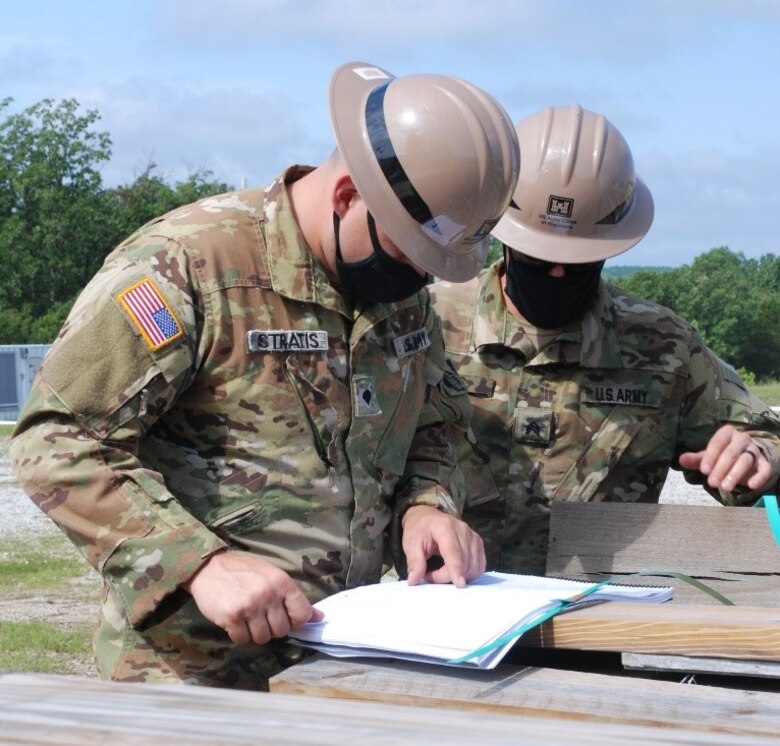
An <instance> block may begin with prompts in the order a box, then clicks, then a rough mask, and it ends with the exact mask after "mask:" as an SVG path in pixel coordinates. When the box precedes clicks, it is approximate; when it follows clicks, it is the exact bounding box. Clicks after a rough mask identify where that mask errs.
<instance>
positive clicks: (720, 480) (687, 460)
mask: <svg viewBox="0 0 780 746" xmlns="http://www.w3.org/2000/svg"><path fill="white" fill-rule="evenodd" d="M680 466H682V467H683V469H698V470H699V471H700V472H701V473H702V474H704V475H705V476H706V477H707V484H708V485H709V486H710V487H712V488H713V489H719V488H720V489H723V490H725V491H726V492H731V491H732V490H733V489H734V488H735V487H736V486H737V485H740V484H741V485H744V486H746V487H748V489H751V490H758V489H760V488H761V487H762V486H763V485H764V484H766V482H767V481H768V480H769V478H770V477H771V476H772V467H771V465H770V464H769V462H768V461H767V460H766V458H764V454H763V453H761V450H760V449H759V448H758V446H757V445H756V444H755V443H754V442H753V439H752V438H751V437H750V435H748V433H743V432H741V431H739V430H737V429H736V428H735V427H734V426H733V425H724V426H723V427H721V428H720V429H719V430H718V431H717V432H716V433H715V435H713V436H712V438H710V442H709V443H707V447H706V448H705V449H704V450H703V451H697V452H688V453H683V454H682V455H681V456H680Z"/></svg>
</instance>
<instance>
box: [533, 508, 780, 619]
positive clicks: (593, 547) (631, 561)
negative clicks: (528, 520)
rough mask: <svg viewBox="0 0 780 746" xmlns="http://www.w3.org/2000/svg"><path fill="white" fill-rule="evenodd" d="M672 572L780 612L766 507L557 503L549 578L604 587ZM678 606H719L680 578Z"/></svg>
mask: <svg viewBox="0 0 780 746" xmlns="http://www.w3.org/2000/svg"><path fill="white" fill-rule="evenodd" d="M645 570H672V571H676V572H682V573H685V574H687V575H691V576H692V577H694V578H696V579H698V580H701V581H702V582H704V583H706V584H707V585H710V586H712V587H713V588H715V589H716V590H717V591H719V592H721V593H723V594H725V595H726V596H727V597H728V598H730V599H731V600H732V601H734V603H736V604H738V605H743V606H769V607H780V548H779V547H778V546H777V543H776V542H775V540H774V537H773V536H772V532H771V530H770V528H769V523H768V521H767V518H766V512H765V511H764V510H761V509H758V508H755V509H753V508H731V509H728V508H721V507H719V506H713V507H706V506H685V505H645V504H623V503H555V504H554V505H553V506H552V515H551V524H550V538H549V550H548V559H547V570H546V574H547V575H551V576H563V577H572V578H587V579H591V580H601V579H603V578H605V577H611V576H613V575H627V574H629V573H632V572H637V571H645ZM626 582H632V583H643V582H644V583H647V582H656V583H658V584H664V585H672V586H673V587H674V593H675V602H676V603H695V604H707V605H717V604H718V601H716V600H715V599H713V598H711V597H710V596H707V595H706V594H704V593H702V592H701V591H698V590H696V589H694V588H692V587H691V586H689V585H687V584H685V583H683V582H681V581H677V580H674V579H669V578H663V577H659V578H658V580H657V581H656V580H654V579H648V578H641V579H632V578H627V579H626Z"/></svg>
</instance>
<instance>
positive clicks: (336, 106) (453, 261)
mask: <svg viewBox="0 0 780 746" xmlns="http://www.w3.org/2000/svg"><path fill="white" fill-rule="evenodd" d="M394 77H395V76H394V75H393V74H392V73H389V72H387V71H386V70H383V69H382V68H379V67H377V66H376V65H371V64H369V63H366V62H349V63H347V64H345V65H342V66H341V67H339V68H338V69H337V70H336V71H335V72H334V73H333V76H332V77H331V81H330V89H329V103H330V117H331V122H332V124H333V131H334V134H335V136H336V143H337V145H338V148H339V151H340V153H341V155H342V157H343V158H344V161H345V163H346V164H347V169H348V170H349V173H350V176H351V177H352V180H353V181H354V183H355V187H356V189H357V191H358V193H359V194H360V197H361V198H362V199H363V201H364V202H365V203H366V207H367V209H368V210H369V211H370V212H371V214H372V215H373V216H374V218H375V220H376V221H377V223H379V225H381V226H382V229H383V230H384V232H385V233H387V235H388V236H389V238H390V240H391V241H392V242H393V243H394V244H395V245H396V246H397V247H398V249H399V250H400V251H402V252H403V253H404V254H405V255H406V256H407V257H408V258H409V259H411V260H412V261H413V262H414V263H415V264H417V265H419V266H420V267H422V268H423V269H425V270H426V271H427V272H430V273H431V274H433V275H435V276H436V277H438V278H441V279H444V280H450V281H452V282H463V281H465V280H470V279H471V278H472V277H474V276H475V275H476V274H477V273H478V272H479V270H480V269H481V267H482V265H483V263H484V261H485V257H486V256H487V251H488V239H487V237H485V238H484V239H482V240H480V241H475V242H473V243H469V244H461V245H455V246H453V245H452V244H449V245H447V246H442V245H441V244H439V243H437V242H436V241H435V240H433V239H432V238H429V237H428V235H427V234H426V233H425V232H424V231H423V230H422V229H421V226H420V224H419V223H418V222H417V221H416V220H415V219H414V218H413V217H412V216H411V215H410V214H409V213H408V212H407V210H406V208H405V207H404V206H403V204H401V202H400V200H399V199H398V197H397V196H396V194H395V192H394V191H393V189H392V187H391V185H390V184H389V183H388V181H387V177H386V176H385V174H384V173H383V172H382V169H381V167H380V165H379V162H378V160H377V158H376V154H375V153H374V150H373V148H372V146H371V141H370V138H369V135H368V132H367V130H366V118H365V109H366V100H367V99H368V96H369V94H370V93H371V92H372V91H373V90H374V89H376V88H377V87H378V86H380V85H385V84H387V83H389V82H391V81H392V80H393V79H394Z"/></svg>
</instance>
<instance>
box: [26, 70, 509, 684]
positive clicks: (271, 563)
mask: <svg viewBox="0 0 780 746" xmlns="http://www.w3.org/2000/svg"><path fill="white" fill-rule="evenodd" d="M330 97H331V116H332V120H333V124H334V129H335V131H336V139H337V142H338V146H339V147H338V150H337V151H336V152H335V153H334V154H333V156H332V157H331V158H330V159H329V160H328V161H327V162H325V163H324V164H322V165H321V166H319V167H318V168H316V169H311V168H302V167H293V168H290V169H289V170H287V171H286V172H285V173H284V174H282V175H281V176H280V177H279V178H278V179H277V180H276V181H275V182H274V183H273V184H271V186H270V187H269V188H268V189H253V190H245V191H241V192H235V193H230V194H224V195H220V196H217V197H213V198H209V199H204V200H201V201H200V202H198V203H197V204H193V205H189V206H187V207H183V208H181V209H177V210H174V211H173V212H171V213H169V214H168V215H165V216H163V217H161V218H159V219H157V220H154V221H152V222H151V223H149V224H147V225H146V226H144V227H143V228H142V229H140V230H139V231H138V232H137V233H136V234H134V235H133V236H131V237H130V238H128V239H127V240H126V241H125V242H124V243H123V244H121V245H120V246H119V247H118V248H117V249H116V250H114V251H113V252H112V253H111V254H110V255H109V256H108V258H107V259H106V261H105V264H104V266H103V267H102V269H101V270H100V271H99V272H98V274H97V275H96V276H95V278H94V279H93V280H92V281H91V282H90V284H89V285H88V286H87V288H86V289H85V291H84V292H83V294H82V295H81V296H80V298H79V299H78V301H77V303H76V305H75V306H74V308H73V311H72V313H71V314H70V316H69V318H68V320H67V322H66V323H65V326H64V327H63V329H62V331H61V333H60V335H59V337H58V339H57V341H56V342H55V344H54V346H53V348H52V349H51V351H50V353H49V355H48V356H47V357H46V359H45V361H44V363H43V365H42V368H41V370H40V372H39V375H38V378H37V380H36V383H35V386H34V390H33V392H32V394H31V396H30V399H29V401H28V402H27V404H26V406H25V409H24V412H23V413H22V415H21V417H20V420H19V422H18V424H17V427H16V430H15V433H14V437H13V441H12V457H13V461H14V465H15V469H16V473H17V476H18V478H19V480H20V482H21V483H22V484H23V485H24V487H25V488H26V490H27V491H28V493H29V495H30V497H31V498H32V499H33V500H34V501H35V502H36V504H37V505H38V506H39V507H40V508H41V509H42V510H44V511H45V512H46V513H47V514H48V515H49V516H50V517H51V518H52V519H53V520H54V521H55V522H56V523H57V524H58V525H59V526H60V527H61V528H62V530H63V531H65V532H66V533H67V535H68V537H69V538H70V539H71V540H72V541H73V543H74V544H75V545H76V546H78V548H79V549H80V550H81V551H82V552H83V553H84V555H85V556H86V557H87V559H88V560H89V562H90V563H91V564H92V565H93V566H94V567H95V568H96V569H97V570H98V571H99V572H100V573H101V575H102V577H103V579H104V581H105V593H104V599H103V605H102V608H101V613H100V618H99V623H98V627H97V630H96V637H95V643H96V655H97V661H98V669H99V672H100V674H101V675H102V676H103V677H106V678H113V679H118V680H135V681H184V682H193V683H201V684H211V685H222V686H235V687H242V688H264V687H266V686H267V678H268V677H269V676H271V675H273V674H274V673H276V672H278V671H279V670H281V668H282V667H284V666H285V665H289V664H290V663H291V662H292V661H294V660H296V659H297V658H298V657H299V656H300V655H301V651H300V650H299V649H298V648H296V647H294V646H293V645H291V644H289V643H288V642H287V641H286V639H285V635H286V633H287V632H288V631H289V630H290V629H291V628H295V627H298V626H300V625H301V624H303V623H305V622H307V621H308V620H310V619H311V620H315V621H316V620H319V619H320V618H321V613H320V612H319V611H317V610H314V609H313V608H312V605H311V604H312V603H314V602H316V601H317V600H319V599H321V598H323V597H324V596H326V595H327V594H330V593H333V592H335V591H339V590H342V589H344V588H347V587H352V586H356V585H359V584H363V583H369V582H376V581H378V580H379V578H380V575H381V574H382V571H383V567H386V566H387V564H386V563H387V560H388V556H389V555H388V548H389V546H390V544H391V542H390V541H388V540H387V538H388V537H389V538H392V539H393V543H394V545H395V546H396V548H397V551H396V555H398V556H399V557H400V559H401V561H402V563H403V561H406V562H407V563H408V574H409V582H410V583H417V582H420V581H421V580H422V579H423V578H424V577H425V578H427V579H428V580H431V581H434V582H454V583H456V584H457V585H459V586H463V585H465V583H466V581H467V580H468V579H471V578H473V577H475V576H477V575H478V574H480V573H481V572H482V571H483V570H484V561H485V560H484V550H483V548H482V543H481V540H480V539H479V537H478V535H477V534H475V533H474V532H473V531H472V530H471V529H469V528H468V526H467V525H466V524H465V523H464V522H463V521H461V520H460V519H459V517H458V516H459V510H458V503H460V502H461V501H462V495H463V493H462V478H461V476H460V472H459V470H458V469H457V467H456V462H455V458H454V454H452V453H451V446H450V444H449V443H448V441H449V439H450V434H449V433H450V429H451V428H453V427H455V426H456V425H458V423H459V422H460V421H461V420H462V419H463V417H464V407H466V401H467V397H465V396H462V395H460V396H459V395H458V394H460V393H462V392H461V391H460V390H459V388H458V386H457V385H455V384H457V382H458V379H457V376H455V375H454V374H453V373H452V372H451V371H450V372H448V371H447V370H446V366H445V355H444V346H443V341H442V338H441V329H440V322H439V320H438V317H437V316H436V315H435V314H434V312H433V310H432V307H431V303H430V297H429V295H428V292H427V289H425V288H424V287H423V286H424V284H425V281H426V271H427V272H434V273H436V274H438V275H444V276H448V277H449V278H450V279H452V280H465V279H468V278H471V277H473V276H474V275H475V274H476V272H477V271H478V268H479V266H480V265H481V264H482V262H483V261H484V256H485V253H486V251H487V245H486V244H487V235H488V233H489V231H490V229H491V228H492V227H493V226H494V225H495V222H496V221H497V219H498V218H499V216H500V215H501V213H502V212H503V211H504V209H505V208H506V206H507V204H508V202H509V199H510V198H511V194H512V189H513V187H514V183H515V181H516V177H517V165H518V152H517V142H516V138H515V133H514V128H513V127H512V124H511V122H510V121H509V119H508V118H507V117H506V114H505V112H504V111H503V109H501V107H500V106H499V105H498V104H497V103H496V102H495V101H494V100H493V99H492V98H491V97H489V96H488V95H487V94H485V93H483V92H482V91H480V90H479V89H476V88H474V87H472V86H470V85H469V84H468V83H466V82H464V81H461V80H459V79H456V78H449V77H445V76H429V75H412V76H407V77H402V78H394V77H393V76H392V75H390V74H389V73H387V72H386V71H384V70H381V69H379V68H376V67H372V66H370V65H366V64H364V63H354V64H351V65H345V66H342V67H341V68H339V70H337V71H336V73H335V74H334V76H333V78H332V80H331V88H330ZM415 111H419V112H420V118H419V119H418V120H415V121H411V119H410V117H409V114H410V113H414V112H415ZM434 114H435V115H436V116H438V117H442V118H444V119H447V120H448V121H449V122H450V123H451V128H450V130H449V132H448V135H447V136H446V137H442V133H441V129H440V127H438V126H434V125H435V124H436V122H435V119H434V120H430V119H427V120H426V119H425V117H429V116H433V115H434ZM474 119H476V120H477V121H479V122H480V123H481V128H480V130H479V132H478V133H475V131H474V130H473V129H472V123H473V120H474ZM405 127H407V128H408V131H407V130H405V129H404V128H405ZM453 150H454V151H455V152H458V153H460V155H461V156H462V158H461V160H459V161H458V164H457V166H458V168H459V169H461V168H463V166H464V164H465V167H466V171H467V173H466V174H465V178H461V179H460V180H455V179H453V178H446V174H447V169H448V168H452V167H454V166H452V165H449V162H450V161H452V153H453ZM388 158H391V159H393V162H392V163H391V164H390V167H388V163H387V159H388ZM485 163H487V164H489V165H490V176H489V179H486V177H485V176H484V171H483V167H484V164H485ZM443 176H444V178H442V177H443ZM463 176H464V174H462V173H461V177H463ZM402 198H403V200H404V201H403V202H402V201H401V200H402ZM426 214H427V216H428V217H427V219H425V218H424V217H421V216H424V215H426ZM374 216H375V217H376V220H375V219H374ZM453 226H454V227H453ZM334 227H335V230H334ZM466 408H467V407H466ZM434 556H440V557H441V559H443V566H441V567H438V568H436V567H434V566H433V565H432V566H431V567H430V569H429V567H428V564H427V562H428V560H429V559H431V558H433V557H434ZM439 564H440V563H439Z"/></svg>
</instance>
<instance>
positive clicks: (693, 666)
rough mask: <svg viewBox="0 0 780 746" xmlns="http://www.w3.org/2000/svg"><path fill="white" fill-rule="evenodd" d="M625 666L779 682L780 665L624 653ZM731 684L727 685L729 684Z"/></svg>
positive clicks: (647, 669)
mask: <svg viewBox="0 0 780 746" xmlns="http://www.w3.org/2000/svg"><path fill="white" fill-rule="evenodd" d="M621 661H622V663H623V666H624V667H625V668H626V669H627V670H629V671H675V672H684V673H693V674H696V673H702V674H716V675H720V676H757V677H760V678H766V679H777V680H778V681H780V663H770V662H766V661H735V660H726V659H724V658H696V657H693V656H689V655H652V654H647V653H623V654H622V656H621ZM726 683H727V684H728V682H726Z"/></svg>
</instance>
